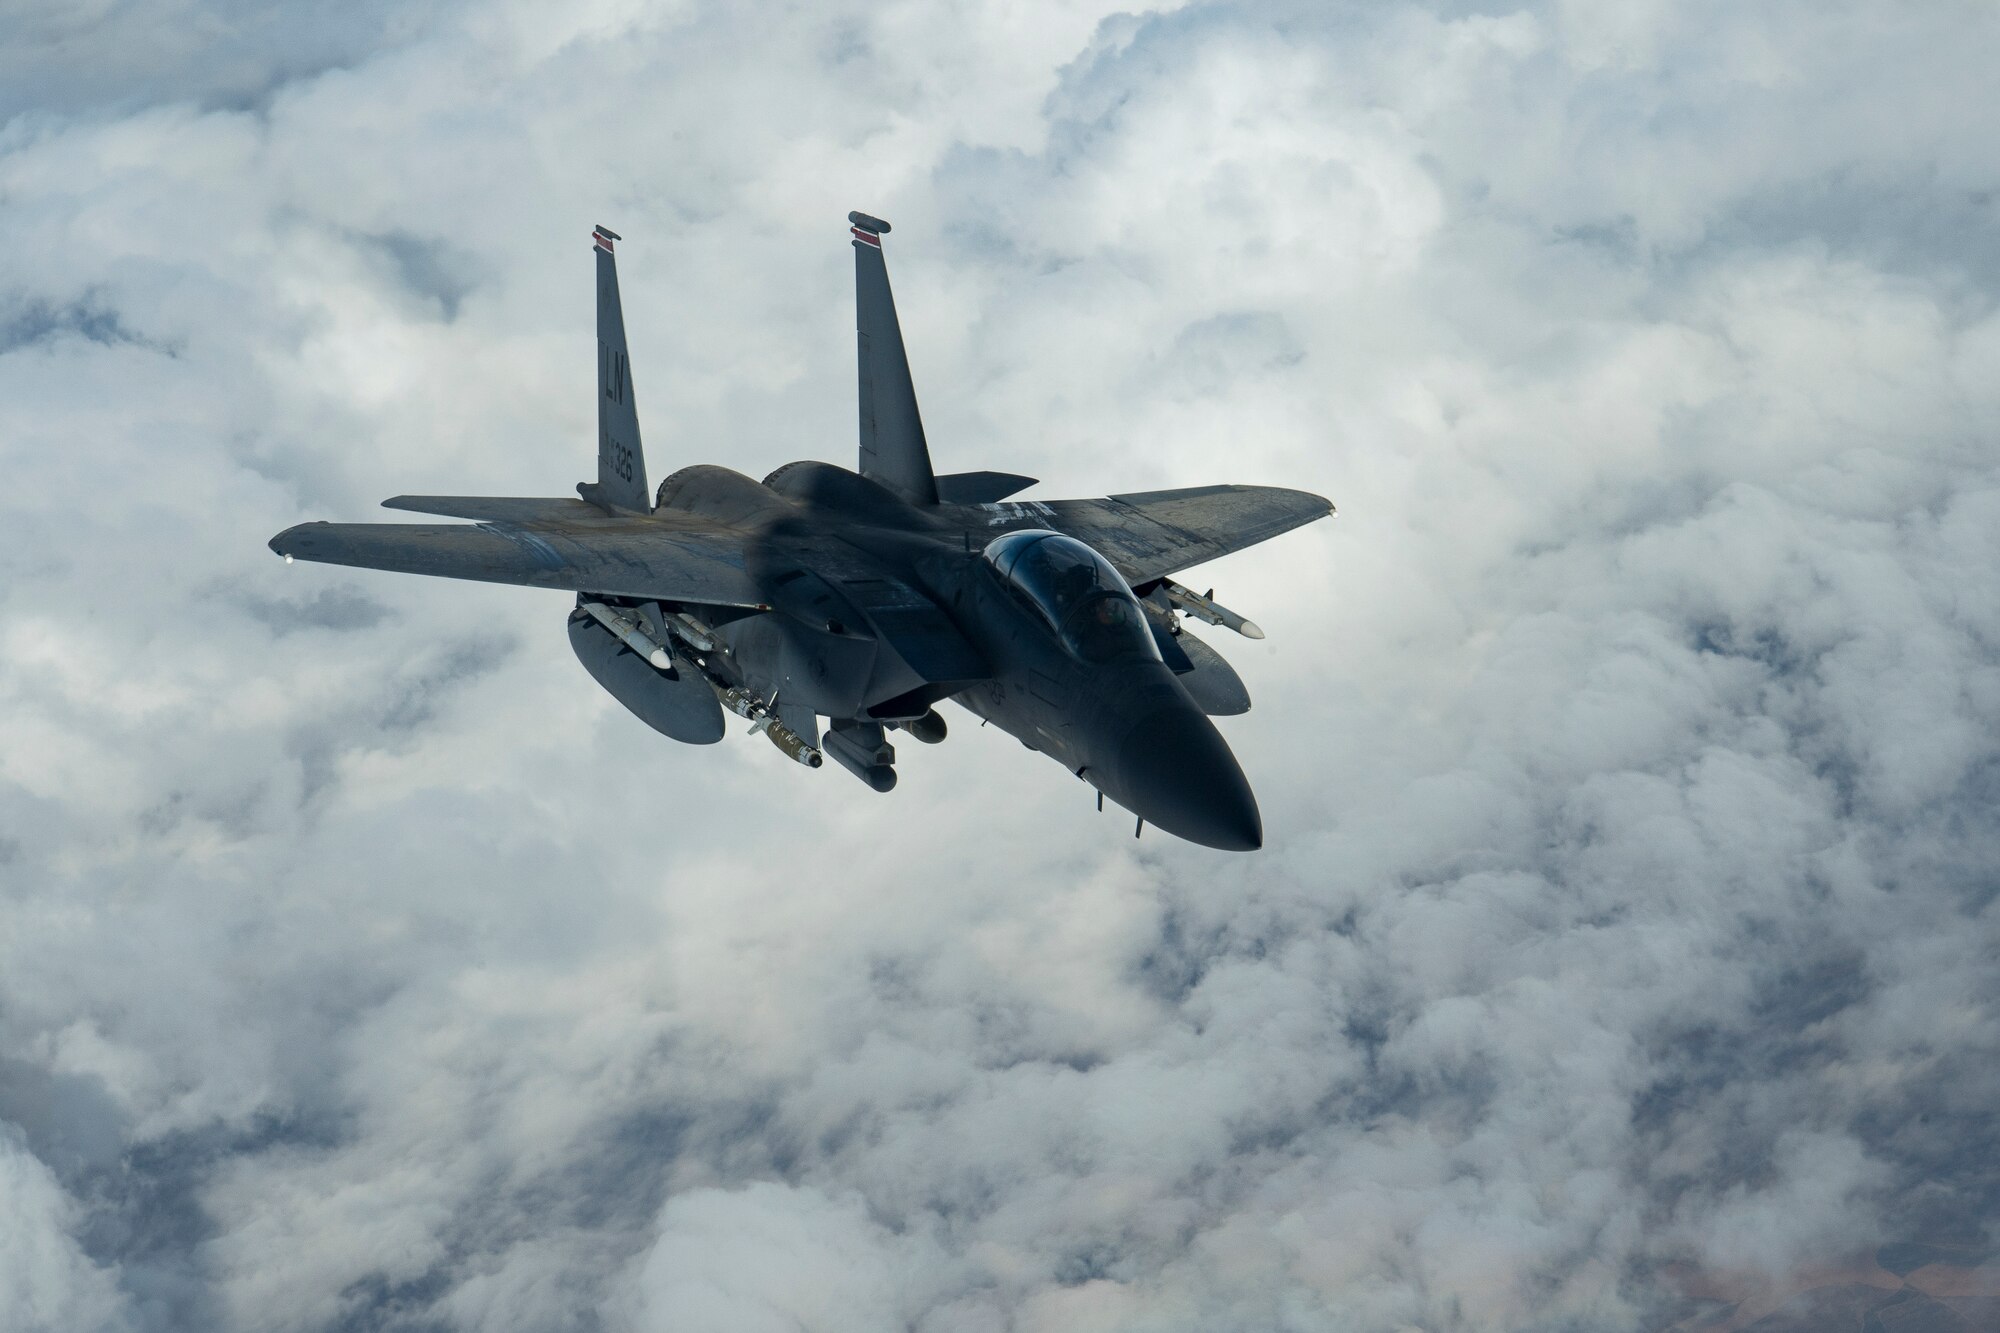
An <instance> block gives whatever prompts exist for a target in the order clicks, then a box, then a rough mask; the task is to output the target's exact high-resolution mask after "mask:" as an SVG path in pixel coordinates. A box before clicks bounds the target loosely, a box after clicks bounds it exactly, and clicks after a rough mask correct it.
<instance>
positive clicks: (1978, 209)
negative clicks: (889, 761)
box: [0, 0, 2000, 1333]
mask: <svg viewBox="0 0 2000 1333" xmlns="http://www.w3.org/2000/svg"><path fill="white" fill-rule="evenodd" d="M1996 57H2000V10H1995V9H1994V8H1993V7H1992V6H1991V5H1990V4H1986V3H1983V2H1982V3H1972V2H1970V0H1966V2H1960V0H1939V3H1934V4H1928V5H1922V6H1910V5H1906V4H1901V3H1895V2H1894V0H1881V2H1880V3H1865V2H1862V0H1832V3H1826V2H1825V0H1815V2H1814V3H1805V2H1804V0H1775V2H1774V3H1770V4H1763V5H1756V6H1743V5H1736V4H1728V3H1721V2H1720V0H1685V2H1684V3H1676V4H1668V3H1662V2H1659V0H1627V2H1626V3H1622V4H1619V5H1616V6H1604V5H1596V4H1589V3H1583V2H1582V0H1574V2H1571V3H1562V2H1559V0H1551V2H1550V3H1543V4H1528V5H1525V6H1521V7H1512V6H1508V5H1496V6H1486V5H1482V4H1477V3H1453V2H1451V0H1436V2H1435V3H1419V2H1418V0H1383V2H1381V3H1369V4H1357V3H1340V2H1335V3H1327V2H1325V0H1320V2H1318V3H1310V4H1287V3H1280V2H1279V0H1272V2H1271V3H1262V4H1258V3H1221V2H1218V3H1191V4H1185V5H1180V6H1171V5H1170V6H1166V7H1161V8H1154V9H1139V10H1115V9H1111V8H1107V7H1103V6H1099V5H1095V4H1091V3H1085V2H1083V0H1076V2H1075V3H1068V2H1061V0H1057V2H1052V3H1046V4H1024V3H1006V2H1004V0H990V2H988V3H977V2H976V0H960V2H957V3H945V4H911V3H893V2H892V3H877V4H871V5H865V6H864V5H855V4H849V3H842V2H838V0H835V2H831V3H824V4H813V5H793V6H778V5H720V4H707V3H693V2H689V3H642V2H640V0H579V3H575V4H568V5H562V6H552V5H546V4H540V3H530V2H529V0H485V2H481V3H458V2H455V0H428V2H427V3H419V4H414V5H410V4H388V3H377V2H375V0H364V2H363V3H358V4H353V5H346V6H331V7H330V6H325V5H306V4H298V3H288V2H281V3H276V4H271V3H256V4H252V3H247V2H239V0H212V2H211V3H205V4H204V3H193V2H192V0H95V2H94V3H89V4H84V5H77V4H75V3H72V2H71V0H64V2H63V3H60V4H58V3H56V2H55V0H11V3H9V4H8V5H6V6H5V7H4V8H0V460H4V464H5V468H6V475H7V484H6V485H5V486H4V487H0V1311H4V1312H5V1317H4V1318H3V1319H0V1323H5V1325H6V1326H7V1327H9V1328H10V1329H21V1330H66V1331H67V1330H116V1331H119V1333H154V1331H156V1330H178V1329H215V1330H259V1331H269V1333H287V1331H291V1330H298V1331H301V1333H303V1331H306V1330H362V1329H368V1330H375V1329H386V1330H411V1331H414V1330H425V1331H427V1333H428V1331H431V1330H458V1329H478V1330H530V1329H532V1330H592V1331H595V1330H604V1331H606V1333H641V1331H644V1333H650V1331H652V1330H668V1329H671V1330H675V1331H676V1333H684V1331H693V1333H700V1331H703V1330H724V1329H727V1330H736V1331H738V1333H763V1331H764V1330H810V1331H811V1333H820V1331H822V1330H829V1331H831V1330H840V1331H846V1330H854V1331H856V1333H875V1331H876V1330H883V1331H889V1330H913V1331H914V1333H939V1331H940V1330H946V1329H951V1330H970V1331H971V1333H1001V1331H1002V1330H1011V1331H1018V1333H1041V1331H1042V1330H1057V1329H1061V1330H1131V1331H1133V1333H1140V1331H1144V1333H1156V1331H1165V1330H1192V1329H1212V1328H1228V1327H1236V1328H1253V1327H1254V1328H1263V1329H1274V1330H1280V1329H1281V1330H1391V1329H1409V1328H1416V1329H1424V1330H1434V1331H1437V1333H1443V1331H1444V1330H1461V1329H1463V1330H1473V1329H1493V1328H1510V1329H1548V1330H1558V1329H1627V1328H1629V1329H1655V1328H1660V1327H1664V1326H1665V1325H1666V1324H1668V1323H1671V1322H1672V1321H1673V1320H1674V1319H1676V1318H1678V1317H1680V1314H1681V1313H1684V1312H1685V1311H1686V1310H1687V1309H1688V1308H1690V1307H1689V1305H1688V1302H1690V1301H1692V1300H1697V1299H1703V1298H1704V1297H1703V1295H1702V1293H1711V1294H1712V1293H1713V1292H1715V1291H1721V1290H1726V1291H1729V1292H1734V1293H1738V1296H1737V1297H1732V1299H1737V1298H1740V1294H1741V1293H1744V1292H1766V1293H1768V1292H1779V1293H1782V1292H1783V1291H1785V1290H1789V1289H1791V1288H1795V1287H1797V1286H1799V1285H1801V1284H1803V1283H1806V1282H1809V1281H1812V1280H1817V1279H1814V1278H1812V1277H1811V1275H1812V1274H1825V1273H1841V1272H1851V1271H1857V1270H1856V1269H1855V1265H1862V1266H1864V1267H1865V1266H1867V1265H1870V1264H1872V1263H1873V1260H1872V1259H1871V1258H1870V1257H1869V1256H1872V1255H1874V1254H1876V1253H1877V1250H1878V1248H1879V1247H1881V1246H1883V1245H1889V1244H1912V1243H1922V1244H1928V1245H1934V1246H1941V1247H1946V1250H1944V1251H1939V1252H1940V1253H1943V1252H1947V1251H1948V1252H1949V1253H1951V1254H1955V1255H1960V1256H1963V1257H1964V1258H1965V1263H1966V1265H1968V1266H1971V1265H1975V1264H1976V1263H1977V1262H1978V1261H1979V1258H1980V1256H1982V1255H1985V1254H1989V1253H1990V1252H1991V1246H1992V1244H1993V1242H1994V1241H1995V1240H1996V1239H2000V1238H1996V1236H1995V1224H1996V1221H2000V1122H1996V1118H1995V1112H1994V1107H1995V1106H1996V1105H2000V985H1996V976H2000V907H1996V905H1995V898H1996V892H2000V814H1996V811H2000V728H1996V725H1995V724H1996V721H1997V720H2000V450H1996V447H1995V427H1994V422H1995V420H1996V410H2000V315H1996V308H2000V225H1997V224H2000V216H1996V213H2000V139H1996V137H1995V136H1994V134H1993V132H1992V126H1993V124H1994V119H1995V115H1996V112H2000V107H1996V105H1995V94H1994V92H1993V82H1992V69H1993V66H1994V63H1995V59H1996ZM852 208H859V209H862V210H864V211H867V212H870V213H873V214H876V215H878V216H881V217H885V218H888V219H889V220H890V221H891V222H892V223H893V224H894V232H893V235H892V236H891V237H890V238H889V241H888V244H887V253H888V257H889V263H890V267H891V272H892V274H893V276H894V279H895V281H896V284H897V291H898V295H899V301H900V306H901V315H902V321H903V325H904V329H905V332H906V335H907V337H908V339H909V344H910V348H911V357H912V362H913V369H914V372H915V376H916V381H917V387H918V392H919V395H920V397H921V399H922V402H923V407H924V412H925V418H926V426H927V429H928V434H929V437H930V440H931V447H932V451H933V455H934V457H935V459H936V461H937V465H938V467H939V468H940V470H943V471H961V470H972V469H980V468H993V469H1000V470H1005V471H1013V472H1023V473H1028V474H1030V475H1033V476H1037V477H1041V478H1043V479H1044V482H1043V484H1042V485H1041V486H1040V487H1039V488H1037V489H1036V490H1034V491H1030V492H1028V494H1027V496H1026V497H1024V498H1033V497H1037V496H1044V497H1057V496H1085V495H1099V494H1104V493H1107V492H1110V491H1115V490H1124V491H1131V490H1148V489H1159V488H1165V487H1172V486H1192V485H1202V484H1212V483H1217V482H1243V483H1261V484H1274V485H1287V486H1296V487H1300V488H1303V489H1307V490H1311V491H1315V492H1317V493H1321V494H1324V495H1326V496H1328V497H1329V498H1331V499H1332V500H1333V501H1334V502H1335V503H1336V504H1337V505H1338V506H1339V509H1340V515H1339V517H1338V518H1336V519H1334V520H1332V521H1330V522H1324V523H1320V524H1316V525H1314V526H1312V527H1309V528H1307V529H1304V530H1301V531H1299V532H1296V533H1293V534H1290V535H1287V536H1286V537H1284V538H1282V539H1280V540H1278V541H1275V542H1272V543H1270V544H1268V545H1266V546H1263V547H1259V548H1256V549H1255V550H1252V551H1249V552H1244V553H1241V554H1238V555H1236V556H1233V557H1230V558H1228V559H1227V560H1225V561H1221V562H1218V563H1216V564H1215V565H1212V566H1210V567H1207V568H1205V569H1201V570H1197V571H1194V572H1192V573H1191V574H1189V575H1188V576H1187V581H1188V582H1190V583H1192V584H1193V585H1194V586H1196V587H1200V588H1206V587H1208V586H1209V585H1211V584H1213V585H1215V587H1216V589H1217V596H1218V597H1219V598H1220V599H1221V600H1223V601H1224V602H1225V603H1227V604H1228V605H1230V606H1232V607H1234V608H1236V609H1238V610H1240V611H1241V612H1243V613H1244V614H1246V615H1248V616H1250V617H1251V618H1253V619H1254V620H1256V621H1257V622H1258V623H1259V624H1261V625H1262V626H1263V627H1264V628H1265V629H1266V630H1267V631H1268V632H1269V635H1270V637H1269V638H1268V639H1267V640H1265V641H1264V642H1261V643H1251V642H1247V641H1244V640H1240V639H1235V638H1233V637H1231V636H1226V635H1222V634H1220V632H1216V633H1212V634H1209V635H1207V637H1208V638H1209V640H1210V641H1211V642H1213V643H1215V644H1216V646H1218V647H1219V648H1220V649H1221V650H1222V651H1224V652H1225V653H1226V654H1228V655H1229V656H1230V658H1231V659H1232V661H1233V662H1234V663H1235V664H1236V666H1237V668H1238V670H1239V671H1240V673H1241V674H1242V676H1243V677H1244V680H1245V682H1246V684H1247V685H1248V686H1249V688H1250V690H1251V693H1252V695H1253V697H1254V698H1255V700H1256V706H1255V708H1254V709H1253V710H1252V711H1251V712H1250V713H1249V714H1247V715H1245V716H1242V717H1238V718H1233V719H1226V720H1225V722H1224V727H1223V729H1224V733H1225V735H1226V736H1227V737H1228V739H1229V741H1230V744H1231V745H1232V746H1233V747H1234V748H1235V750H1236V753H1237V755H1238V756H1239V758H1240V759H1241V760H1242V762H1243V765H1244V768H1245V770H1246V772H1247V773H1248V774H1249V776H1250V778H1251V781H1252V782H1253V784H1254V785H1255V787H1256V789H1257V792H1258V794H1259V798H1260V802H1261V805H1262V809H1263V815H1264V824H1265V833H1266V846H1265V848H1264V849H1263V850H1262V851H1261V852H1258V853H1256V854H1253V855H1247V856H1245V855H1229V854H1223V853H1215V852H1210V851H1206V850H1204V849H1201V848H1197V847H1193V846H1190V845H1187V844H1184V843H1180V842H1177V841H1175V840H1173V839H1171V838H1168V837H1164V836H1157V835H1155V836H1148V837H1145V838H1142V839H1139V840H1134V839H1133V838H1132V836H1131V833H1130V826H1129V825H1128V824H1127V823H1126V822H1125V820H1124V819H1123V818H1122V817H1120V816H1118V815H1116V814H1115V812H1114V813H1111V814H1106V815H1099V814H1097V813H1096V811H1095V809H1094V806H1093V802H1092V799H1091V793H1090V792H1089V790H1088V789H1087V788H1085V787H1083V786H1081V785H1079V784H1076V783H1074V782H1071V781H1069V780H1068V779H1067V778H1066V777H1065V776H1064V775H1063V774H1061V773H1059V772H1057V771H1056V770H1055V768H1054V767H1053V766H1052V765H1050V764H1049V763H1047V761H1046V760H1045V759H1042V758H1041V757H1039V756H1037V755H1034V754H1031V753H1029V752H1028V751H1026V750H1025V749H1023V748H1022V747H1020V746H1019V745H1016V744H1015V743H1014V742H1012V741H1011V740H1010V739H1008V738H1007V737H1005V736H1004V735H1001V734H1000V733H998V732H997V731H994V730H981V729H979V728H978V727H976V726H974V725H972V720H971V718H970V715H969V714H965V713H963V712H957V711H954V712H953V713H952V714H951V717H950V721H951V723H952V725H953V728H954V730H953V733H952V735H951V737H950V738H949V740H947V741H946V742H945V743H944V744H943V745H941V746H937V747H923V746H918V745H915V744H904V745H900V746H899V754H900V758H901V762H900V769H901V773H902V781H901V784H900V786H899V787H898V788H897V790H896V791H895V792H894V793H893V794H892V795H889V796H881V795H877V794H876V793H874V792H872V791H870V790H868V789H867V788H865V787H863V786H862V784H860V783H857V782H854V781H852V780H851V779H850V778H848V776H847V775H846V774H845V773H844V772H842V771H841V770H839V769H837V768H833V767H828V768H825V769H822V770H819V771H817V772H813V771H808V770H805V769H802V768H799V767H798V766H796V765H793V764H791V763H789V762H788V761H787V760H786V759H785V758H784V757H783V756H782V755H780V754H778V753H777V752H776V751H775V750H774V749H773V748H772V747H770V746H768V745H765V744H763V743H761V742H759V741H757V740H755V739H754V738H746V737H742V736H732V737H730V738H729V739H728V741H726V742H725V743H724V744H723V745H721V746H717V747H713V748H709V749H702V750H695V749H689V748H683V747H678V746H675V745H673V744H671V743H669V742H667V741H665V740H664V739H663V738H661V737H659V736H657V735H655V734H654V733H652V732H650V731H648V730H647V729H646V728H645V727H644V726H643V725H642V724H640V723H639V722H637V721H636V720H635V719H633V718H632V717H630V716H629V715H627V714H626V713H624V712H623V711H622V710H621V709H620V708H619V706H618V705H617V704H616V703H615V702H614V701H612V700H611V699H610V698H609V697H608V696H606V695H604V694H603V693H601V692H600V691H598V690H597V689H596V688H595V687H594V686H593V685H592V683H591V681H590V679H589V677H588V676H586V675H585V674H584V672H583V671H582V670H581V669H580V668H578V666H577V665H576V663H575V661H574V660H573V658H572V656H571V654H570V652H569V650H568V648H567V646H566V641H565V637H564V634H563V632H562V622H563V617H564V615H565V614H566V612H567V610H568V602H567V599H566V598H565V597H564V596H562V595H559V594H554V593H548V592H541V591H533V590H527V589H512V588H498V587H485V586H478V585H461V584H450V583H445V582H441V581H426V580H420V579H412V578H402V577H397V576H391V575H381V574H370V573H366V572H361V571H353V570H344V569H335V568H329V567H320V566H311V565H304V564H300V565H295V566H290V567H287V566H285V565H284V564H282V562H280V561H278V560H277V559H275V558H273V557H272V556H271V554H270V553H269V551H268V550H266V549H265V546H264V543H265V541H266V540H267V539H268V538H269V536H270V535H271V534H273V533H275V532H277V531H278V530H280V529H282V528H284V527H286V526H289V525H290V524H292V523H295V522H299V521H303V520H306V519H312V518H327V519H334V520H343V521H359V520H366V519H369V518H371V517H379V518H383V519H388V518H392V517H393V515H390V514H384V513H382V512H381V511H379V510H377V509H376V508H375V505H376V503H377V502H378V501H379V500H380V499H382V498H384V497H386V496H390V495H394V494H398V493H403V492H420V493H436V492H471V493H487V494H522V495H563V494H569V493H570V492H571V488H572V486H573V485H574V483H575V482H577V481H578V480H582V479H585V478H587V477H588V476H589V475H591V469H592V466H593V462H592V460H593V456H594V453H593V448H592V441H593V424H592V413H593V409H592V406H591V405H592V401H593V399H592V397H591V394H592V388H591V385H592V378H591V377H592V367H593V364H594V357H595V349H594V347H593V345H592V329H593V327H594V325H593V320H594V312H593V305H592V299H593V293H592V278H591V273H592V270H591V262H592V261H591V259H590V252H589V241H588V239H587V238H588V233H589V230H590V227H591V226H592V225H594V224H598V223H602V224H604V225H607V226H609V227H612V228H613V229H615V230H617V231H618V232H619V233H621V234H622V235H623V236H624V238H625V240H624V242H623V243H622V244H621V246H620V260H621V276H622V279H623V285H624V298H625V310H626V318H627V321H628V328H629V332H630V337H631V343H632V348H633V357H634V361H633V366H634V369H633V374H634V382H635V385H636V388H637V396H638V399H639V404H640V415H641V421H642V424H643V428H644V431H645V442H646V446H647V452H648V461H649V463H650V465H651V469H652V475H653V477H654V479H656V480H657V479H658V478H659V477H661V476H664V475H665V474H666V473H667V472H668V471H670V470H672V469H674V468H676V467H679V466H682V465H684V464H687V463H693V462H713V463H721V464H725V465H727V466H730V467H734V468H737V469H738V470H740V471H743V472H745V473H748V474H750V475H751V476H758V477H761V476H763V475H765V474H766V473H767V472H769V471H770V470H772V469H773V468H775V467H777V466H778V465H780V464H782V463H784V462H787V461H790V460H792V459H795V458H822V459H826V460H829V461H833V462H840V463H848V464H850V465H851V460H852V458H853V449H854V429H855V428H854V397H853V396H854V379H853V368H852V361H851V358H852V355H853V341H852V328H853V323H852V320H853V310H852V279H851V261H850V258H849V246H848V242H847V236H846V222H845V215H846V213H847V211H848V210H849V209H852ZM1981 1274H1983V1275H1984V1276H1981ZM1968 1280H1970V1281H1973V1282H1975V1284H1976V1283H1977V1282H1986V1283H1988V1285H1989V1286H1992V1287H1993V1288H1994V1290H1995V1291H2000V1272H1996V1270H1995V1268H1994V1267H1993V1266H1992V1265H1990V1264H1989V1265H1988V1267H1987V1268H1985V1269H1983V1270H1979V1272H1977V1273H1974V1274H1973V1275H1972V1277H1971V1278H1970V1279H1968Z"/></svg>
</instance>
